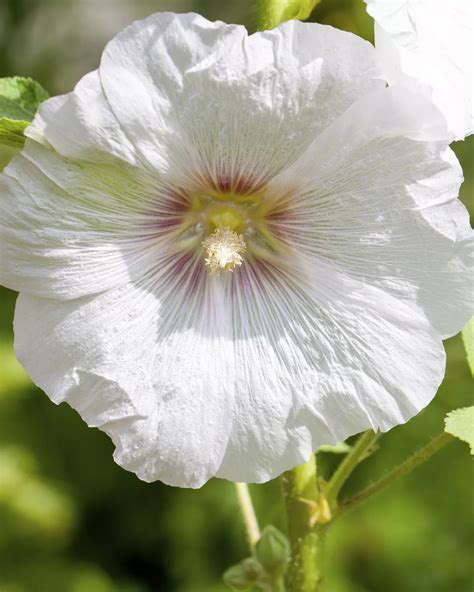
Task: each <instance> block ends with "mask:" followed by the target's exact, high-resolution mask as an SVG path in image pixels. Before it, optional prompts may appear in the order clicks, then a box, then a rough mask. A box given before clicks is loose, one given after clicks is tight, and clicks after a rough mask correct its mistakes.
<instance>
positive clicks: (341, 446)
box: [318, 442, 352, 454]
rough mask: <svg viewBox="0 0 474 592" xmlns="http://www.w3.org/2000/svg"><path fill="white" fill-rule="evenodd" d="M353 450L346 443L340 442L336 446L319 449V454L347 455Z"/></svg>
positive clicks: (325, 446)
mask: <svg viewBox="0 0 474 592" xmlns="http://www.w3.org/2000/svg"><path fill="white" fill-rule="evenodd" d="M351 449H352V446H349V444H346V443H345V442H338V443H337V444H334V446H329V445H328V444H326V445H324V446H320V447H319V448H318V452H332V454H347V453H348V452H349V451H350V450H351Z"/></svg>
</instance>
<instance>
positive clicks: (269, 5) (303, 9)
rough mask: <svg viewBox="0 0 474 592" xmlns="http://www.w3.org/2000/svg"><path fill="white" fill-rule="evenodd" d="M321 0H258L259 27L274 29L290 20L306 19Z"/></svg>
mask: <svg viewBox="0 0 474 592" xmlns="http://www.w3.org/2000/svg"><path fill="white" fill-rule="evenodd" d="M319 2H320V0H257V12H258V17H259V25H260V26H259V29H261V30H264V29H273V28H274V27H277V26H278V25H279V24H280V23H284V22H285V21H289V20H293V19H296V20H300V21H304V20H305V19H307V18H308V17H309V16H310V15H311V13H312V12H313V10H314V8H315V7H316V6H317V5H318V4H319Z"/></svg>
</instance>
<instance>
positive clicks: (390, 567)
mask: <svg viewBox="0 0 474 592" xmlns="http://www.w3.org/2000/svg"><path fill="white" fill-rule="evenodd" d="M156 10H173V11H176V12H183V11H188V10H194V11H196V12H200V13H202V14H204V15H205V16H207V17H208V18H210V19H218V18H219V19H221V20H225V21H227V22H241V23H244V24H247V26H248V27H249V29H252V28H254V26H255V11H254V8H253V3H252V2H251V1H250V0H248V1H247V0H239V1H237V0H235V1H234V2H228V3H222V2H221V0H194V1H193V0H154V1H152V0H2V2H1V3H0V76H11V75H23V76H31V77H33V78H35V79H37V80H39V81H40V82H41V84H42V85H43V86H44V87H45V88H46V89H47V90H48V91H49V92H50V94H57V93H61V92H67V91H68V90H70V89H71V88H72V86H73V85H74V84H75V82H76V81H77V80H78V79H79V78H80V77H81V76H82V75H83V74H85V73H86V72H87V71H89V70H91V69H93V68H95V67H96V66H97V63H98V60H99V57H100V53H101V50H102V47H103V46H104V44H105V43H106V42H107V41H108V40H109V39H110V38H111V37H112V36H113V35H114V34H115V33H116V32H117V31H118V30H120V29H121V28H122V27H123V26H125V25H126V24H127V23H129V22H130V21H132V20H134V19H137V18H142V17H144V16H146V15H147V14H150V13H151V12H153V11H156ZM312 18H313V20H317V21H318V22H323V23H327V24H331V25H334V26H337V27H339V28H342V29H346V30H349V31H352V32H355V33H357V34H359V35H362V36H363V37H365V38H367V39H371V37H372V24H371V22H370V20H369V18H368V17H367V16H366V14H365V9H364V5H363V2H362V0H322V2H321V3H320V4H319V6H318V7H317V8H316V10H315V11H314V12H313V16H312ZM473 148H474V141H473V138H470V139H469V140H468V141H466V142H463V143H457V145H456V146H455V150H456V152H457V154H458V156H459V158H460V159H461V162H462V164H463V166H464V171H465V177H466V180H465V183H464V185H463V188H462V197H463V201H464V202H465V203H466V204H467V203H468V202H469V200H471V203H470V205H471V206H472V196H473V189H474V159H473ZM12 154H13V152H12V151H9V150H7V149H4V150H3V151H2V152H1V153H0V166H1V165H2V164H5V163H6V162H7V161H8V159H9V158H10V157H11V155H12ZM0 298H1V300H0V310H1V311H2V314H1V323H0V360H1V371H0V592H112V591H114V592H224V590H225V588H224V586H223V584H222V583H221V574H222V573H223V572H224V570H225V569H226V568H228V567H229V566H230V565H232V564H235V563H237V562H238V561H240V560H241V559H242V558H244V557H245V556H246V555H247V554H248V552H247V548H246V542H245V536H244V533H243V528H242V525H241V524H240V521H239V519H238V512H237V507H236V502H235V499H234V495H233V488H232V486H231V484H229V483H228V482H226V481H221V480H213V481H212V482H210V483H209V484H207V485H206V486H205V487H203V488H202V489H201V490H198V491H192V490H180V489H172V488H169V487H166V486H164V485H161V484H160V483H155V484H151V485H150V484H145V483H142V482H140V481H139V480H138V479H137V478H136V477H135V476H134V475H133V474H129V473H127V472H125V471H124V470H122V469H120V468H119V467H118V466H116V465H115V464H114V463H113V461H112V449H113V447H112V444H111V443H110V441H109V440H108V438H107V436H105V435H104V434H102V433H100V432H99V431H97V430H92V429H88V428H87V427H86V426H85V424H84V423H83V422H82V421H81V420H80V418H79V416H78V415H77V414H76V413H75V412H74V411H72V410H71V409H70V408H69V407H67V406H65V405H61V406H59V407H56V406H55V405H53V404H52V403H51V402H50V401H49V400H48V398H47V397H46V396H45V395H44V394H42V393H41V392H40V391H39V390H38V389H36V388H35V387H34V386H33V385H32V384H31V383H30V381H29V379H28V377H27V376H26V374H25V373H24V372H23V370H22V369H21V367H20V366H19V364H18V363H17V362H16V360H15V357H14V355H13V349H12V331H11V320H12V317H13V309H14V301H15V295H14V294H13V293H12V292H9V291H8V290H3V291H1V293H0ZM446 348H447V352H448V365H447V372H446V378H445V380H444V383H443V385H442V386H441V388H440V390H439V393H438V395H437V396H436V398H435V400H434V401H433V403H432V404H431V405H430V406H429V407H428V408H427V409H426V410H425V411H424V412H422V413H421V414H420V415H418V416H417V417H416V418H415V419H413V420H412V421H411V422H410V423H409V424H407V425H404V426H400V427H398V428H396V429H394V430H392V431H391V432H390V433H388V434H387V435H385V436H384V437H383V438H382V440H381V445H380V450H379V451H377V453H376V454H374V455H373V456H372V457H370V458H369V459H368V460H367V461H365V462H364V463H363V464H362V465H361V466H360V468H359V469H358V471H357V473H356V475H355V477H354V479H352V480H351V481H350V483H349V484H348V486H347V491H346V493H347V494H348V495H349V494H350V493H351V491H352V492H354V491H356V490H357V489H358V488H359V487H361V486H363V485H364V484H366V483H367V481H368V479H370V478H373V477H374V476H375V475H380V474H381V473H382V472H383V471H384V469H386V468H387V467H389V466H392V465H394V464H395V463H397V462H399V461H401V460H402V459H403V458H404V457H405V456H406V455H407V454H408V452H410V451H412V450H413V449H414V448H416V447H417V446H418V445H419V444H420V443H421V442H424V441H425V440H427V439H428V437H429V436H430V435H432V434H434V433H437V432H438V431H439V430H441V429H442V425H443V418H444V416H445V415H446V413H447V412H448V411H450V410H451V409H454V408H457V407H462V406H466V405H469V404H470V403H471V400H472V382H471V378H470V375H469V370H468V367H467V364H466V359H465V353H464V350H463V347H462V343H461V340H460V338H459V337H456V338H453V339H450V340H448V341H447V342H446ZM339 459H340V456H339V455H336V454H331V453H328V454H325V455H324V459H323V461H324V463H323V464H324V470H325V471H326V472H329V471H330V470H331V469H332V468H333V467H334V466H335V464H336V463H337V462H338V461H339ZM472 484H473V473H472V463H471V461H470V459H469V449H468V447H467V446H465V445H464V444H463V443H461V442H454V443H453V444H451V445H450V446H449V447H447V448H446V449H445V450H443V451H442V452H441V453H439V454H438V455H437V456H436V457H435V458H434V459H432V460H431V461H430V462H429V463H428V464H426V465H424V466H423V467H421V468H420V469H418V470H417V471H416V473H414V474H413V475H411V476H410V477H408V478H407V479H405V480H404V481H402V482H400V483H398V484H397V485H396V486H394V487H393V488H392V489H391V490H390V491H387V492H385V493H384V494H381V495H380V496H379V497H377V498H375V500H374V501H372V502H370V503H367V504H365V505H363V506H361V507H360V508H358V509H357V510H354V511H353V512H352V513H350V514H348V515H347V516H345V517H344V518H343V519H341V520H340V521H339V522H337V523H336V524H335V526H334V528H333V530H332V533H331V534H330V537H329V542H328V553H327V573H328V575H327V590H328V592H401V591H403V592H472V590H473V588H474V581H473V578H472V557H473V551H474V550H473V542H474V515H473V512H472V509H473V508H472V503H471V500H472ZM251 490H252V493H253V494H254V496H255V501H256V506H257V511H258V513H259V515H260V518H261V522H262V524H263V525H265V524H268V523H270V522H271V523H273V524H275V526H277V527H278V528H280V529H284V527H285V525H284V522H283V518H282V516H283V508H282V505H281V499H280V489H279V484H278V482H277V481H275V482H271V483H268V484H265V485H261V486H253V487H252V488H251Z"/></svg>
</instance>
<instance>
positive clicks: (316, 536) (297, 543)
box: [282, 455, 326, 592]
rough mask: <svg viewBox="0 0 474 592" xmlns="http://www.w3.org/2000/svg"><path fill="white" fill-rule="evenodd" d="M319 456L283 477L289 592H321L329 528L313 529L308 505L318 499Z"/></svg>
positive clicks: (322, 526) (320, 526)
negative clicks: (289, 552) (288, 560)
mask: <svg viewBox="0 0 474 592" xmlns="http://www.w3.org/2000/svg"><path fill="white" fill-rule="evenodd" d="M316 470H317V469H316V456H315V455H313V456H312V457H311V459H310V460H309V461H308V462H307V463H305V464H304V465H300V466H299V467H296V468H294V469H292V470H291V471H287V472H286V473H284V474H283V477H282V484H283V495H284V499H285V504H286V513H287V519H288V537H289V540H290V546H291V562H290V565H289V567H288V572H287V574H286V583H287V590H288V592H319V591H320V590H321V583H322V556H323V544H324V535H325V532H326V526H324V525H316V526H311V522H310V512H309V510H308V505H307V504H305V503H304V502H302V501H301V500H302V499H306V500H314V501H317V499H318V495H319V493H318V486H317V480H316Z"/></svg>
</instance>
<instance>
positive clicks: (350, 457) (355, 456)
mask: <svg viewBox="0 0 474 592" xmlns="http://www.w3.org/2000/svg"><path fill="white" fill-rule="evenodd" d="M379 436H380V434H376V433H375V432H373V431H372V430H369V431H367V432H364V433H363V434H362V435H361V436H360V437H359V439H358V440H357V442H356V443H355V444H354V446H353V448H352V450H351V451H350V452H349V453H348V454H347V455H346V456H345V458H344V460H343V461H342V462H341V463H340V465H339V466H338V467H337V469H336V471H335V472H334V474H333V476H332V477H331V479H330V481H329V483H328V485H327V487H326V490H325V495H326V499H327V500H328V503H329V505H330V507H331V508H334V507H335V506H336V505H337V498H338V495H339V492H340V491H341V488H342V486H343V485H344V483H345V482H346V481H347V479H348V478H349V476H350V475H351V474H352V472H353V471H354V469H355V468H356V466H357V465H358V464H359V463H360V462H361V460H363V459H364V457H365V455H366V454H367V453H368V452H369V449H370V448H371V447H372V446H373V445H374V444H375V442H376V441H377V439H378V438H379Z"/></svg>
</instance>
